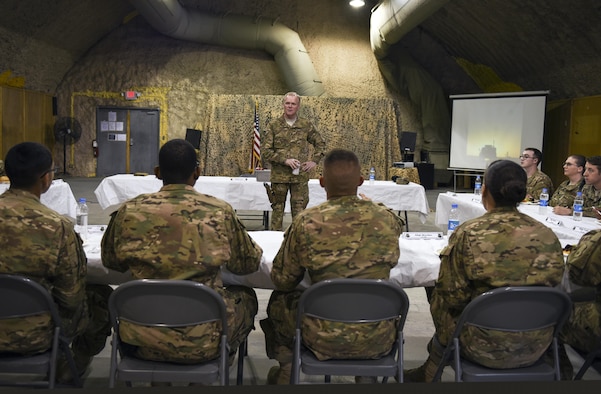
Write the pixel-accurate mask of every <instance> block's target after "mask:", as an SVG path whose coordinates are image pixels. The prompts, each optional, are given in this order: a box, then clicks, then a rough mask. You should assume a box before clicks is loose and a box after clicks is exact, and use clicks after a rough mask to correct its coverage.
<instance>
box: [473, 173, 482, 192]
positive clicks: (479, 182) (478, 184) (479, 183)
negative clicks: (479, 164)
mask: <svg viewBox="0 0 601 394" xmlns="http://www.w3.org/2000/svg"><path fill="white" fill-rule="evenodd" d="M481 190H482V178H480V175H478V176H477V177H476V182H475V183H474V194H475V195H476V196H479V195H480V192H481Z"/></svg>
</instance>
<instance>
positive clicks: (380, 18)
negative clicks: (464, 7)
mask: <svg viewBox="0 0 601 394" xmlns="http://www.w3.org/2000/svg"><path fill="white" fill-rule="evenodd" d="M449 1H450V0H383V1H382V2H380V3H379V4H378V5H377V6H376V7H375V9H374V10H373V12H372V14H371V19H370V32H369V39H370V42H371V49H372V51H373V52H374V55H376V58H377V59H382V58H384V57H386V55H387V54H388V49H389V48H390V46H391V45H392V44H394V43H396V42H398V41H399V40H400V39H401V38H402V37H403V36H404V35H405V34H407V33H408V32H410V31H411V30H412V29H414V28H415V27H417V26H418V25H419V24H420V23H422V22H423V21H424V20H426V19H428V17H429V16H430V15H432V14H433V13H435V12H436V11H438V10H439V9H440V8H441V7H443V6H444V5H445V4H446V3H448V2H449Z"/></svg>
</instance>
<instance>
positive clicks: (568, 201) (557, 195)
mask: <svg viewBox="0 0 601 394" xmlns="http://www.w3.org/2000/svg"><path fill="white" fill-rule="evenodd" d="M581 186H582V184H581V183H580V182H578V183H577V184H575V185H570V181H569V180H568V181H565V182H562V183H561V184H560V185H559V187H558V188H557V190H555V192H554V193H553V195H552V196H551V199H550V200H549V206H551V207H555V206H559V207H568V208H572V206H573V205H574V199H575V198H576V193H577V192H579V191H581Z"/></svg>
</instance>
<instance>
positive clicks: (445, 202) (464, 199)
mask: <svg viewBox="0 0 601 394" xmlns="http://www.w3.org/2000/svg"><path fill="white" fill-rule="evenodd" d="M452 204H457V205H458V208H459V222H460V223H463V222H465V221H466V220H469V219H473V218H476V217H478V216H481V215H483V214H484V212H486V210H485V209H484V207H483V206H482V203H481V201H480V199H479V197H478V196H476V195H474V194H472V193H452V192H447V193H440V194H439V195H438V199H437V200H436V217H435V223H436V224H437V225H439V226H441V227H443V228H446V224H447V221H448V220H449V211H450V210H451V205H452ZM518 210H519V211H520V212H522V213H525V214H526V215H528V216H530V217H532V218H534V219H536V220H538V221H540V222H541V223H543V224H544V225H546V226H547V227H549V228H550V229H552V230H553V232H554V233H555V234H556V235H557V238H559V240H560V241H562V244H565V243H571V244H575V243H577V242H578V240H580V238H581V237H582V236H583V235H584V234H586V233H587V232H588V231H590V230H593V229H598V228H601V225H600V224H599V221H597V220H596V219H595V218H586V217H584V218H582V220H581V221H575V220H573V219H572V217H571V216H562V215H556V214H554V213H553V212H552V211H551V207H548V208H547V213H546V214H544V215H541V214H539V213H538V206H537V205H530V204H520V205H519V207H518Z"/></svg>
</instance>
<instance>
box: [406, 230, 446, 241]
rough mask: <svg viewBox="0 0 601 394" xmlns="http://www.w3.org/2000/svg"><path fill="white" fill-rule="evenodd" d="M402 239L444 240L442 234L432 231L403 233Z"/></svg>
mask: <svg viewBox="0 0 601 394" xmlns="http://www.w3.org/2000/svg"><path fill="white" fill-rule="evenodd" d="M401 237H402V238H404V239H409V240H414V239H437V240H438V239H443V235H442V232H436V231H432V232H421V233H418V232H411V231H409V232H406V233H403V235H401Z"/></svg>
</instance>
